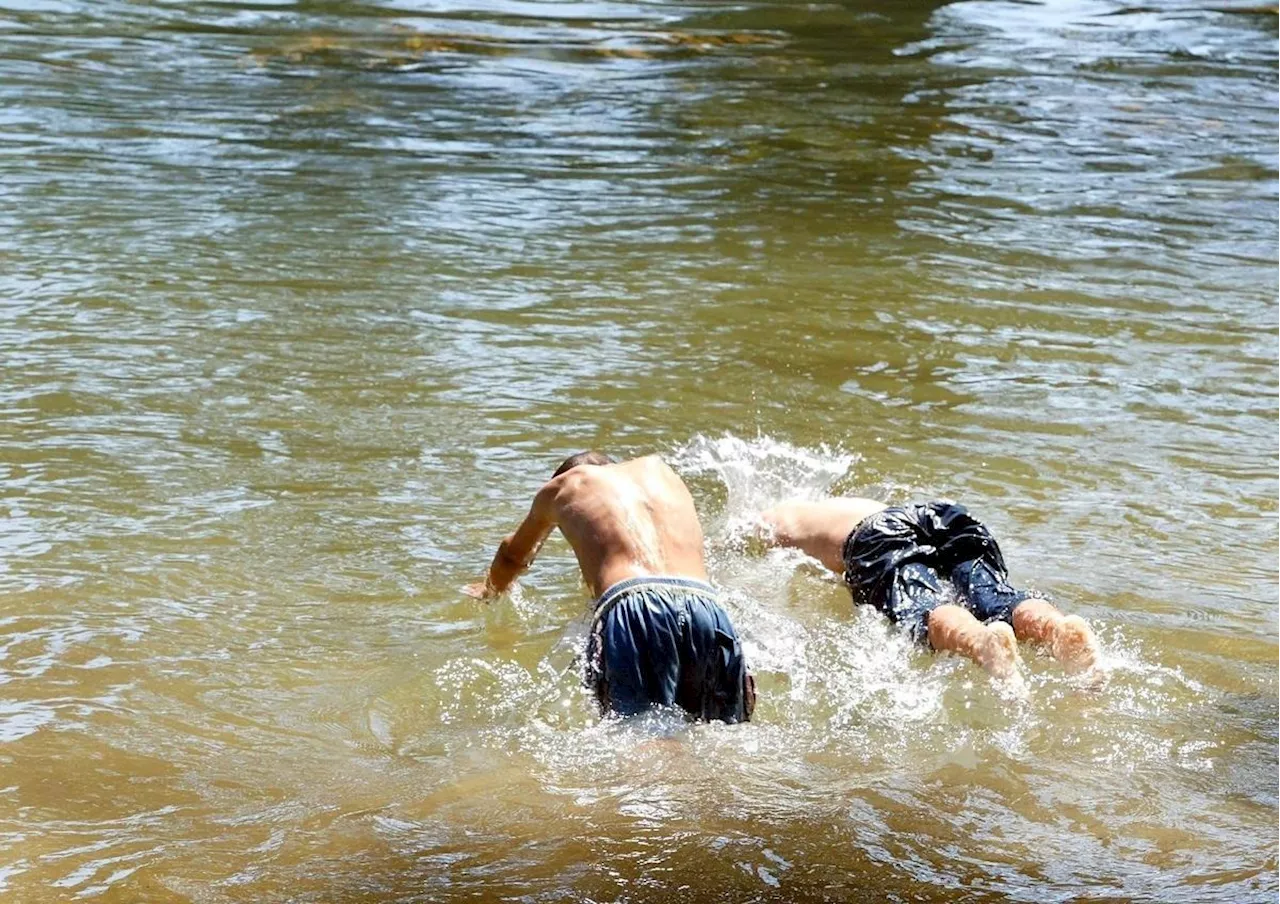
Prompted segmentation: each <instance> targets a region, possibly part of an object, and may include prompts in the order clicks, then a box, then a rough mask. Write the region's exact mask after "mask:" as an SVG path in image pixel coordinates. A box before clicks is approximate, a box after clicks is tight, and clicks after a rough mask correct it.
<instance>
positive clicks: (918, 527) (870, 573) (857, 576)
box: [843, 502, 1027, 643]
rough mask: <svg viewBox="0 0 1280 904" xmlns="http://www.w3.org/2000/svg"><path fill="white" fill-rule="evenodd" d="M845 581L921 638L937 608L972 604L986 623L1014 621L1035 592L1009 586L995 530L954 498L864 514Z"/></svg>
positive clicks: (847, 547) (851, 543) (856, 597)
mask: <svg viewBox="0 0 1280 904" xmlns="http://www.w3.org/2000/svg"><path fill="white" fill-rule="evenodd" d="M843 558H844V568H845V572H844V580H845V583H846V584H848V585H849V590H850V592H851V593H852V594H853V601H854V602H855V603H865V604H867V605H871V606H875V607H876V608H877V609H879V610H880V611H881V612H883V613H884V614H885V615H887V616H888V617H889V620H890V621H893V622H896V623H898V624H900V625H902V626H903V627H905V628H906V630H907V631H908V632H909V633H910V634H911V636H912V637H913V638H914V639H915V640H916V641H919V642H921V643H926V642H927V641H928V637H929V613H930V612H932V611H933V610H934V609H935V608H937V607H938V606H940V605H943V604H944V603H953V604H956V605H960V606H964V607H965V608H966V609H968V610H969V611H970V612H972V613H973V614H974V616H975V617H976V618H977V619H978V620H979V621H982V622H992V621H1004V622H1009V623H1012V619H1013V609H1014V607H1015V606H1017V605H1018V603H1020V602H1022V601H1023V600H1024V599H1026V598H1027V594H1026V593H1023V592H1022V591H1019V590H1015V589H1014V588H1013V587H1011V586H1010V585H1009V580H1008V577H1009V573H1008V570H1007V569H1006V568H1005V564H1004V556H1003V555H1001V553H1000V547H999V546H998V545H997V544H996V539H995V537H993V536H991V531H989V530H987V528H986V527H985V526H984V525H983V524H982V523H980V522H979V521H978V520H977V519H975V518H974V517H973V516H972V515H970V514H969V511H968V509H966V508H965V507H964V506H962V505H956V504H955V503H953V502H924V503H916V504H914V505H901V506H892V507H890V508H887V509H883V510H882V511H879V512H876V513H875V514H874V515H871V516H870V517H868V518H866V519H864V520H863V521H862V522H861V523H860V524H859V525H858V526H857V527H855V528H854V529H853V531H852V532H851V533H850V534H849V537H848V539H846V540H845V542H844V554H843Z"/></svg>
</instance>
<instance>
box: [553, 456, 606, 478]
mask: <svg viewBox="0 0 1280 904" xmlns="http://www.w3.org/2000/svg"><path fill="white" fill-rule="evenodd" d="M611 464H613V459H612V458H610V457H609V456H607V455H605V454H604V453H603V452H593V451H588V452H579V453H578V454H577V455H570V456H569V457H568V458H566V459H565V460H564V461H563V462H561V464H560V467H558V468H556V472H555V473H554V474H552V475H551V476H552V477H553V478H555V477H559V476H560V475H561V474H563V473H564V472H565V471H568V470H571V469H573V468H576V467H577V466H578V465H611Z"/></svg>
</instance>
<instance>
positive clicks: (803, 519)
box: [760, 496, 885, 574]
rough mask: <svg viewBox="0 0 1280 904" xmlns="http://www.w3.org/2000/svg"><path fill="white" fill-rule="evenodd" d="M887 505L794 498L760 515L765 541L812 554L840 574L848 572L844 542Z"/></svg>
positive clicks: (874, 501) (849, 500)
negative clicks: (845, 564) (845, 570)
mask: <svg viewBox="0 0 1280 904" xmlns="http://www.w3.org/2000/svg"><path fill="white" fill-rule="evenodd" d="M884 507H885V505H884V503H883V502H877V501H876V500H874V499H861V498H858V497H853V496H851V497H845V498H835V499H822V500H819V501H817V502H809V501H805V500H794V501H791V502H783V503H781V504H779V505H775V506H774V507H773V508H771V509H769V510H768V511H766V512H761V514H760V524H761V527H762V528H763V537H764V540H765V541H766V542H767V543H768V544H769V545H771V546H789V547H793V548H795V549H799V550H801V551H802V552H803V553H804V554H805V555H808V556H812V557H813V558H815V559H817V560H818V561H819V562H821V563H822V564H823V565H825V566H826V567H827V568H829V569H831V570H832V571H834V572H835V573H836V574H841V573H843V572H844V558H843V555H842V553H843V552H844V541H845V540H846V539H847V538H848V536H849V534H850V533H851V532H852V531H853V529H854V528H855V527H857V526H858V525H859V524H861V523H862V522H863V521H864V520H866V519H867V518H868V517H870V516H871V515H874V514H875V513H876V512H878V511H880V510H882V509H883V508H884Z"/></svg>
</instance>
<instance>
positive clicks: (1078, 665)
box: [1013, 597, 1102, 675]
mask: <svg viewBox="0 0 1280 904" xmlns="http://www.w3.org/2000/svg"><path fill="white" fill-rule="evenodd" d="M1013 633H1014V634H1016V635H1017V637H1018V639H1019V640H1029V641H1031V642H1033V643H1039V644H1043V645H1045V646H1046V647H1048V648H1049V652H1050V653H1051V654H1052V655H1053V658H1054V659H1056V660H1058V661H1059V662H1061V663H1062V665H1063V667H1064V668H1066V670H1067V671H1068V672H1069V673H1071V674H1073V675H1075V674H1079V673H1081V672H1086V671H1088V670H1090V669H1094V668H1097V667H1098V663H1099V660H1100V659H1101V658H1102V652H1101V650H1099V648H1098V639H1097V638H1096V637H1095V636H1094V634H1093V630H1092V629H1091V628H1090V627H1089V625H1088V624H1087V623H1086V622H1085V620H1084V619H1083V618H1081V617H1080V616H1078V615H1063V614H1062V613H1061V612H1060V611H1058V609H1057V607H1055V606H1054V605H1053V604H1051V603H1049V602H1047V601H1045V600H1042V599H1035V598H1034V597H1032V598H1030V599H1025V600H1023V601H1022V602H1020V603H1018V605H1017V606H1015V607H1014V609H1013Z"/></svg>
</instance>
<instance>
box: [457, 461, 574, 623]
mask: <svg viewBox="0 0 1280 904" xmlns="http://www.w3.org/2000/svg"><path fill="white" fill-rule="evenodd" d="M558 489H559V487H558V484H557V483H556V481H551V482H550V483H548V484H546V485H545V486H544V487H543V488H542V489H541V490H539V491H538V495H537V496H534V497H533V505H532V506H531V507H530V509H529V514H527V515H525V516H524V521H522V522H521V523H520V526H519V527H517V528H516V529H515V531H514V532H513V533H510V534H508V535H507V536H506V537H503V539H502V542H501V543H499V544H498V552H497V554H496V555H495V556H494V557H493V564H492V565H490V566H489V574H488V577H486V578H485V580H484V582H483V583H476V584H471V585H469V586H468V587H467V588H466V592H467V593H468V594H470V595H471V596H474V597H477V598H479V599H488V598H490V597H493V596H497V595H498V594H499V593H502V592H503V591H504V590H506V589H507V588H508V587H510V586H511V585H512V584H514V583H515V580H516V577H518V576H519V574H520V573H521V572H522V571H524V570H525V569H527V568H528V567H529V565H530V564H531V563H532V562H533V559H534V557H535V556H536V555H537V554H538V550H539V549H541V548H542V544H543V543H544V542H546V539H547V537H548V536H549V535H550V534H551V532H552V531H553V530H555V527H556V508H555V500H556V492H557V490H558Z"/></svg>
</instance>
